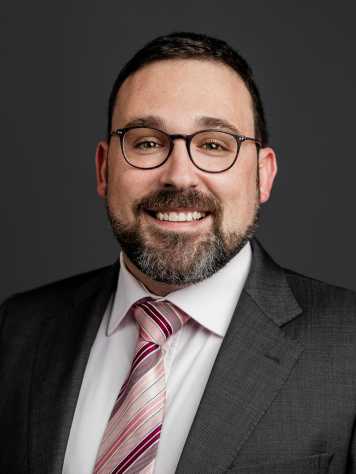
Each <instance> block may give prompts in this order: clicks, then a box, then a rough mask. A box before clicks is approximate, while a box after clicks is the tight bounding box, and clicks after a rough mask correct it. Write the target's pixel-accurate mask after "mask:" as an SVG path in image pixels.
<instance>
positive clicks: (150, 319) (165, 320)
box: [93, 297, 189, 474]
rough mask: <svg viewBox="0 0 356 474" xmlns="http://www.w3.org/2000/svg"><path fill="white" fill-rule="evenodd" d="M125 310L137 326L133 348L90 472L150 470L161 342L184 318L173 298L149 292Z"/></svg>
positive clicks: (162, 392) (157, 425) (161, 380)
mask: <svg viewBox="0 0 356 474" xmlns="http://www.w3.org/2000/svg"><path fill="white" fill-rule="evenodd" d="M130 313H131V314H132V316H133V317H134V318H135V319H136V321H137V323H138V325H139V328H140V333H139V338H138V341H137V346H136V353H135V357H134V359H133V362H132V366H131V370H130V373H129V376H128V378H127V380H126V382H125V383H124V385H123V386H122V388H121V390H120V393H119V395H118V397H117V399H116V402H115V405H114V408H113V411H112V413H111V416H110V419H109V422H108V424H107V426H106V429H105V432H104V435H103V438H102V440H101V444H100V447H99V451H98V454H97V457H96V463H95V468H94V471H93V473H94V474H113V473H115V474H122V473H130V474H137V473H145V474H148V473H153V469H154V462H155V458H156V453H157V448H158V442H159V438H160V434H161V428H162V423H163V415H164V405H165V399H166V380H165V372H164V360H163V353H162V346H163V345H164V343H165V342H166V340H167V338H168V337H169V336H171V335H172V334H174V333H175V332H177V331H178V330H179V329H180V328H181V327H182V326H183V324H185V322H186V321H187V320H188V318H189V316H188V315H187V314H186V313H184V312H183V311H182V310H181V309H179V308H178V307H177V306H175V305H174V304H173V303H170V302H169V301H166V300H154V299H152V298H149V297H147V298H142V299H140V300H139V301H137V302H136V303H135V304H134V305H132V307H131V308H130Z"/></svg>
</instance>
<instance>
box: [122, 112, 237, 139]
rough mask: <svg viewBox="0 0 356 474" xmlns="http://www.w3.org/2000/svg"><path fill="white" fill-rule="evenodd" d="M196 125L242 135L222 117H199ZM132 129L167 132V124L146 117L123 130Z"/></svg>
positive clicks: (156, 117) (126, 125)
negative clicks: (140, 128)
mask: <svg viewBox="0 0 356 474" xmlns="http://www.w3.org/2000/svg"><path fill="white" fill-rule="evenodd" d="M195 123H196V125H197V127H203V128H219V129H221V130H226V131H229V132H231V133H234V134H237V135H240V134H241V130H239V129H238V128H237V127H235V125H233V124H232V123H231V122H229V121H228V120H225V119H223V118H220V117H210V116H206V115H202V116H201V117H198V118H197V119H196V121H195ZM130 127H153V128H159V129H162V130H167V123H166V121H165V120H163V119H162V118H161V117H158V116H156V115H145V116H143V117H136V118H133V119H132V120H130V121H128V122H127V123H125V125H124V127H123V128H130Z"/></svg>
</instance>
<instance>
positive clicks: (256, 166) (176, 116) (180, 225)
mask: <svg viewBox="0 0 356 474" xmlns="http://www.w3.org/2000/svg"><path fill="white" fill-rule="evenodd" d="M212 91H213V93H212ZM152 116H154V117H155V118H156V120H158V122H157V123H152V125H153V126H156V127H157V128H160V129H162V130H164V131H166V132H167V133H182V134H190V133H193V132H195V131H198V130H202V129H206V128H221V130H225V131H231V130H229V129H227V128H226V127H222V126H219V127H216V126H214V127H211V126H207V124H206V122H205V123H204V121H203V120H202V117H212V118H214V119H218V120H220V121H225V122H228V123H229V124H230V125H231V127H234V128H235V129H236V130H237V131H238V132H236V133H239V134H242V135H246V136H249V137H254V136H255V132H254V120H253V111H252V102H251V97H250V94H249V92H248V90H247V88H246V86H245V85H244V83H243V81H242V80H241V78H240V77H239V75H238V74H237V73H236V72H235V71H234V70H232V69H231V68H229V67H228V66H225V65H224V64H221V63H219V62H216V61H207V60H196V59H187V60H181V59H180V60H165V61H158V62H155V63H152V64H149V65H147V66H145V67H143V68H142V69H140V70H139V71H137V72H136V73H134V74H132V75H131V76H129V77H128V78H127V79H126V81H125V82H124V83H123V85H122V86H121V88H120V90H119V93H118V96H117V100H116V105H115V108H114V113H113V126H112V130H115V129H117V128H123V127H126V126H127V125H128V124H129V123H131V122H132V121H135V120H137V119H142V118H146V119H147V117H152ZM256 173H259V190H258V191H259V193H257V192H256V191H257V189H256ZM276 173H277V162H276V156H275V153H274V151H273V149H272V148H269V147H265V148H262V149H261V150H260V151H259V156H258V159H257V150H256V146H255V145H254V143H253V142H250V141H248V142H244V143H243V144H242V146H241V148H240V152H239V157H238V160H237V162H236V163H235V165H234V166H233V167H232V168H230V169H229V170H227V171H225V172H223V173H219V174H209V173H206V172H204V171H201V170H199V169H198V168H196V167H195V166H194V165H193V163H192V162H191V160H190V159H189V155H188V153H187V149H186V146H185V143H184V141H183V140H176V141H175V145H174V150H173V152H172V154H171V156H170V158H169V160H168V161H167V162H166V163H165V164H164V165H163V166H161V167H159V168H156V169H153V170H144V171H142V170H139V169H136V168H133V167H132V166H130V165H129V164H128V163H127V162H126V161H125V160H124V158H123V156H122V153H121V149H120V143H119V140H118V139H116V138H114V139H112V140H111V141H110V143H107V142H106V141H101V142H99V144H98V146H97V150H96V176H97V192H98V194H99V196H100V197H101V198H103V199H105V198H107V199H108V204H109V205H110V206H111V208H112V209H113V210H114V212H115V213H116V214H117V215H119V216H120V219H121V220H122V221H123V222H125V223H127V224H129V225H132V224H134V223H135V221H136V220H137V219H140V225H141V230H142V232H144V234H145V237H146V239H148V241H149V242H150V243H151V244H152V245H155V246H157V247H158V248H159V246H160V241H159V238H158V237H157V233H156V232H152V229H158V230H160V231H162V232H173V231H174V232H183V233H186V234H187V235H188V237H189V242H191V245H192V246H194V245H195V244H196V243H197V242H199V239H202V236H204V234H206V233H207V232H208V231H209V229H211V226H212V221H213V219H214V215H208V216H207V217H206V218H205V219H203V220H201V221H193V222H174V223H173V222H161V221H159V220H157V219H155V218H153V217H151V216H150V215H149V214H147V213H145V212H142V213H141V214H140V215H139V216H138V217H137V215H136V214H135V213H134V203H135V202H137V200H140V199H142V198H144V197H146V196H147V195H148V194H150V193H154V192H157V191H159V190H162V189H176V190H188V189H192V190H197V191H199V192H202V193H204V194H205V195H208V196H212V197H214V198H215V199H217V200H218V202H219V203H220V205H221V207H222V220H221V226H222V230H223V231H224V232H227V233H229V232H240V233H243V232H244V231H245V230H246V229H247V227H248V226H249V225H250V224H251V222H252V221H253V218H254V215H255V212H256V196H258V199H259V203H260V204H262V203H264V202H266V201H267V200H268V199H269V197H270V193H271V189H272V185H273V181H274V178H275V176H276ZM183 210H184V209H175V211H177V212H179V211H183ZM189 211H194V209H189ZM172 258H174V256H172ZM124 261H125V263H126V266H127V268H128V269H129V271H130V272H131V273H132V274H133V275H134V276H135V277H136V278H137V279H138V280H140V281H141V282H142V283H143V284H144V285H145V286H146V287H147V288H148V289H149V290H150V291H152V292H153V293H155V294H158V295H162V296H165V295H166V294H168V293H169V292H171V291H174V290H176V289H178V288H179V286H177V285H172V284H167V283H162V282H157V281H155V280H153V279H151V278H149V277H148V276H147V275H145V274H143V273H142V272H141V271H140V270H139V269H138V268H137V267H136V266H135V265H134V264H133V263H132V262H131V261H130V260H129V258H128V257H127V256H126V255H124Z"/></svg>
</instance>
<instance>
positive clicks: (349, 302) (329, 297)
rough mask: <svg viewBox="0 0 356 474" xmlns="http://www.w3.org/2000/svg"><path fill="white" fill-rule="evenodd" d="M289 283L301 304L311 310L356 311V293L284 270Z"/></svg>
mask: <svg viewBox="0 0 356 474" xmlns="http://www.w3.org/2000/svg"><path fill="white" fill-rule="evenodd" d="M284 272H285V275H286V277H287V281H288V283H289V285H290V288H291V289H292V291H293V293H294V295H295V297H296V299H297V300H298V302H300V304H303V302H305V304H307V305H308V306H309V307H311V308H313V307H314V308H316V307H320V308H324V309H326V308H332V309H333V310H335V309H340V310H342V309H346V310H349V309H350V308H353V309H354V310H355V309H356V292H355V291H352V290H350V289H347V288H342V287H340V286H336V285H331V284H329V283H326V282H324V281H320V280H317V279H315V278H311V277H308V276H305V275H302V274H300V273H297V272H295V271H292V270H289V269H284Z"/></svg>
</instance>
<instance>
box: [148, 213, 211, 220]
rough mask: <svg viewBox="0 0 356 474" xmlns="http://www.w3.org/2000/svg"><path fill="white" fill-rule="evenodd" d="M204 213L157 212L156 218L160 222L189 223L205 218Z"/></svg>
mask: <svg viewBox="0 0 356 474" xmlns="http://www.w3.org/2000/svg"><path fill="white" fill-rule="evenodd" d="M205 215H206V213H205V212H197V211H194V212H157V213H156V218H157V219H158V220H160V221H171V222H189V221H196V220H199V219H202V218H203V217H205Z"/></svg>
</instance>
